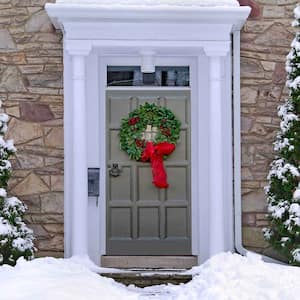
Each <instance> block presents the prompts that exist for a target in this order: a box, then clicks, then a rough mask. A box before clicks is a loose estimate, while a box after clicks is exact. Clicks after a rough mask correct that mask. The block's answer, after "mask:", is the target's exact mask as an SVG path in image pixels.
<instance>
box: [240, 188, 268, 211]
mask: <svg viewBox="0 0 300 300" xmlns="http://www.w3.org/2000/svg"><path fill="white" fill-rule="evenodd" d="M242 210H243V212H266V211H267V199H266V195H265V193H264V191H263V189H261V190H258V191H253V192H251V193H248V194H246V195H244V196H243V199H242Z"/></svg>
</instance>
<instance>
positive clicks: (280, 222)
mask: <svg viewBox="0 0 300 300" xmlns="http://www.w3.org/2000/svg"><path fill="white" fill-rule="evenodd" d="M294 13H295V17H296V20H295V21H294V22H293V26H295V27H299V26H300V6H299V5H298V6H297V7H296V9H295V10H294ZM291 47H292V48H291V51H290V53H289V54H288V56H287V62H286V71H287V72H288V79H287V87H288V88H289V91H290V95H289V98H288V99H287V100H286V102H285V103H284V104H283V105H281V106H280V107H279V110H278V115H279V117H280V118H281V123H280V128H281V131H280V132H279V133H278V135H277V138H276V141H275V143H274V150H275V152H276V153H277V157H276V159H275V160H274V161H273V162H272V164H271V170H270V172H269V175H268V180H269V185H268V186H267V187H266V194H267V198H268V216H269V221H270V226H269V228H265V229H264V236H265V239H266V240H268V241H269V242H270V244H271V245H272V246H273V247H274V248H275V249H276V250H278V251H279V252H280V253H282V254H283V255H284V256H285V257H286V258H287V259H288V260H289V262H290V263H291V264H294V265H299V266H300V32H299V31H298V32H297V33H296V37H295V39H294V40H293V42H292V44H291Z"/></svg>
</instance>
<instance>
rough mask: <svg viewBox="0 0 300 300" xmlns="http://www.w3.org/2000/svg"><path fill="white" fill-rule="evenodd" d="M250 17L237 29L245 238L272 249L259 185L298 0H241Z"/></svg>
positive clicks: (281, 95) (275, 124)
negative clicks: (249, 8) (266, 236)
mask: <svg viewBox="0 0 300 300" xmlns="http://www.w3.org/2000/svg"><path fill="white" fill-rule="evenodd" d="M240 2H241V4H243V5H251V6H252V7H253V11H252V14H251V17H250V18H249V20H248V21H247V23H246V25H245V26H244V29H243V32H242V35H241V40H242V42H241V85H242V87H241V94H242V98H241V101H242V108H241V109H242V192H243V243H244V245H245V246H246V247H248V248H251V249H253V250H256V251H258V252H262V253H266V254H270V253H272V251H271V249H270V248H269V247H268V245H267V244H266V242H265V241H264V240H263V236H262V233H261V229H262V228H263V227H264V226H265V225H267V224H268V223H267V221H266V217H265V212H266V198H265V195H264V191H263V187H264V186H265V185H266V184H267V182H266V177H267V173H268V170H269V164H270V162H271V161H272V160H273V159H274V153H273V145H272V143H273V142H274V139H275V135H276V133H277V131H278V130H279V118H278V117H277V106H278V105H279V104H280V102H281V101H283V100H284V99H285V98H286V97H287V95H288V90H287V89H286V88H285V81H286V72H285V61H286V55H287V53H288V52H289V50H290V44H291V41H292V39H293V38H294V32H293V28H292V27H291V21H292V19H293V9H294V8H295V6H296V4H297V3H298V2H299V1H298V0H256V1H253V0H241V1H240Z"/></svg>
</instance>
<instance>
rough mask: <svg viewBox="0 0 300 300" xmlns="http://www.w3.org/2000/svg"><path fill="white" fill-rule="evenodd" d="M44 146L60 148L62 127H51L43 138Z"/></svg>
mask: <svg viewBox="0 0 300 300" xmlns="http://www.w3.org/2000/svg"><path fill="white" fill-rule="evenodd" d="M45 143H46V146H48V147H53V148H60V149H62V148H63V146H64V132H63V128H60V127H57V128H52V129H51V131H50V132H49V133H48V134H47V136H46V139H45Z"/></svg>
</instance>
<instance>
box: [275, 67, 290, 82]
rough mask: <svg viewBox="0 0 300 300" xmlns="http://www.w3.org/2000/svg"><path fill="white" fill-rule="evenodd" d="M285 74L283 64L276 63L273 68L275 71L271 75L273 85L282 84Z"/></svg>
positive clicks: (284, 80)
mask: <svg viewBox="0 0 300 300" xmlns="http://www.w3.org/2000/svg"><path fill="white" fill-rule="evenodd" d="M286 78H287V73H286V71H285V64H284V63H277V64H276V66H275V71H274V73H273V83H275V84H284V83H285V82H286Z"/></svg>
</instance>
